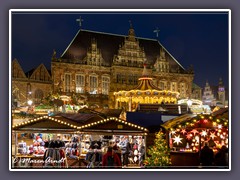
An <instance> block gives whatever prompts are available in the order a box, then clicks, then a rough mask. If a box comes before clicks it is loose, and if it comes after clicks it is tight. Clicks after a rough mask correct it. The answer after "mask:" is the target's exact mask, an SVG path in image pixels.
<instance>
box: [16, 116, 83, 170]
mask: <svg viewBox="0 0 240 180" xmlns="http://www.w3.org/2000/svg"><path fill="white" fill-rule="evenodd" d="M78 125H79V124H78V123H77V122H74V121H72V120H70V119H67V118H64V117H62V116H54V117H52V116H42V117H38V118H35V119H31V120H27V121H25V122H22V123H19V124H15V125H13V126H12V133H13V135H14V137H13V138H12V145H13V148H12V158H13V159H12V166H13V168H43V167H48V166H52V167H61V168H68V167H71V166H73V165H74V164H75V165H76V166H79V164H78V162H79V158H78V156H77V155H78V154H77V152H78V151H79V150H78V144H79V140H78V139H77V134H76V132H77V130H78V129H77V127H78ZM22 133H25V134H28V135H29V136H27V137H23V138H21V137H19V135H20V134H22ZM20 138H21V141H19V140H18V139H20ZM68 145H71V148H66V146H68ZM68 150H69V151H70V150H71V152H68ZM50 151H51V152H57V154H59V155H60V154H61V156H58V157H54V158H52V159H53V160H54V161H53V162H52V163H50V161H49V159H46V154H47V152H50ZM60 157H61V158H60Z"/></svg>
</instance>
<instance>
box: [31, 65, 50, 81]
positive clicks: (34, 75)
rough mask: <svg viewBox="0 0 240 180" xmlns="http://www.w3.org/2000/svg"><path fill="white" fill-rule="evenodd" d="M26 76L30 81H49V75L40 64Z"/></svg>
mask: <svg viewBox="0 0 240 180" xmlns="http://www.w3.org/2000/svg"><path fill="white" fill-rule="evenodd" d="M27 74H28V75H29V78H30V79H31V80H36V81H45V82H49V81H51V75H50V74H49V72H48V70H47V68H46V67H45V66H44V65H43V64H40V65H39V66H38V67H37V68H36V69H33V70H31V71H29V72H28V73H27Z"/></svg>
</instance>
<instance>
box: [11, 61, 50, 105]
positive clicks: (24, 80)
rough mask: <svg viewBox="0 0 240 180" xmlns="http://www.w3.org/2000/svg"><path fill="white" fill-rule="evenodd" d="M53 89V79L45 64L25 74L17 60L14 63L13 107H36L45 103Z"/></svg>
mask: <svg viewBox="0 0 240 180" xmlns="http://www.w3.org/2000/svg"><path fill="white" fill-rule="evenodd" d="M51 89H52V77H51V74H50V72H49V71H48V70H47V69H46V67H45V66H44V65H43V64H40V65H39V66H38V67H37V68H36V69H32V70H31V71H28V72H26V73H24V71H23V69H22V68H21V66H20V64H19V62H18V61H17V59H14V60H13V61H12V106H13V107H19V106H26V105H28V104H27V102H28V101H32V102H33V103H34V104H35V105H36V104H40V103H43V102H44V97H46V96H47V95H48V93H49V92H50V91H51Z"/></svg>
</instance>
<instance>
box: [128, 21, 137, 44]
mask: <svg viewBox="0 0 240 180" xmlns="http://www.w3.org/2000/svg"><path fill="white" fill-rule="evenodd" d="M129 24H130V29H129V30H128V38H129V40H133V41H135V32H134V29H133V25H132V21H131V20H129Z"/></svg>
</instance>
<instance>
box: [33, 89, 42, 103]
mask: <svg viewBox="0 0 240 180" xmlns="http://www.w3.org/2000/svg"><path fill="white" fill-rule="evenodd" d="M42 99H43V91H42V90H41V89H37V90H36V91H35V103H40V102H42Z"/></svg>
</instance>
